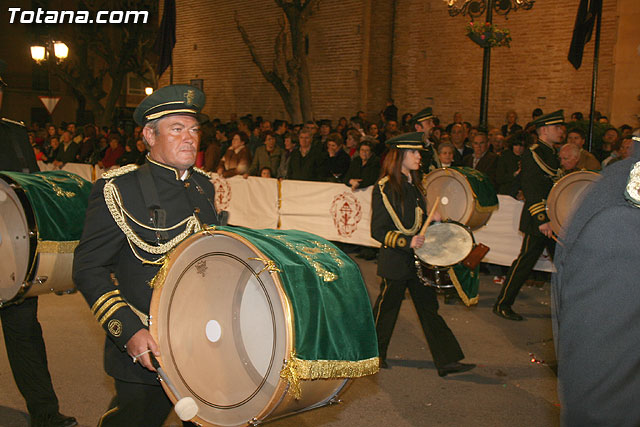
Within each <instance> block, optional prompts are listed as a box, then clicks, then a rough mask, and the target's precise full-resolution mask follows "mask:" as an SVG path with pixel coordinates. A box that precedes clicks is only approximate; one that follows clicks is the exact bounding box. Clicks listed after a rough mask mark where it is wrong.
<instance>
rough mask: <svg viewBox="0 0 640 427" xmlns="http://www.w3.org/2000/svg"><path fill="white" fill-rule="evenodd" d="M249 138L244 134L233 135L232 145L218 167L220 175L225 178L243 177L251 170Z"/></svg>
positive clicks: (234, 133) (235, 133) (236, 133)
mask: <svg viewBox="0 0 640 427" xmlns="http://www.w3.org/2000/svg"><path fill="white" fill-rule="evenodd" d="M248 143H249V136H248V135H247V134H246V133H244V132H233V133H232V134H231V145H230V146H229V148H228V149H227V151H226V153H224V156H222V158H221V159H220V163H219V165H218V174H219V175H222V176H223V177H225V178H231V177H232V176H236V175H242V174H244V173H246V172H247V171H248V170H249V165H250V164H251V155H250V154H249V148H248V147H247V144H248Z"/></svg>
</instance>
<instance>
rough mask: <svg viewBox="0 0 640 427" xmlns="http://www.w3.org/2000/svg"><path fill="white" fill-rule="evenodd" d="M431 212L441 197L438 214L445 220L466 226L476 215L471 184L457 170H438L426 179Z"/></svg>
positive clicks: (428, 206) (425, 184) (428, 203)
mask: <svg viewBox="0 0 640 427" xmlns="http://www.w3.org/2000/svg"><path fill="white" fill-rule="evenodd" d="M424 187H425V190H426V192H427V208H428V210H429V212H430V211H431V207H432V206H433V204H434V203H435V201H436V197H440V205H439V206H438V212H440V215H442V217H443V218H446V219H450V220H452V221H456V222H459V223H461V224H466V223H467V221H469V219H470V218H471V216H472V215H473V213H474V209H475V207H474V203H475V202H474V200H475V199H474V196H473V190H472V189H471V184H469V181H467V178H465V176H464V175H462V174H461V173H460V172H458V171H456V170H455V169H450V168H447V169H436V170H434V171H432V172H430V173H429V174H428V175H427V176H426V177H425V178H424Z"/></svg>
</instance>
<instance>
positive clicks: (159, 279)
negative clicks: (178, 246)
mask: <svg viewBox="0 0 640 427" xmlns="http://www.w3.org/2000/svg"><path fill="white" fill-rule="evenodd" d="M168 264H169V257H168V256H165V257H164V260H163V261H162V266H161V267H160V270H158V272H157V273H156V275H155V276H153V279H151V281H149V287H150V288H151V289H156V288H158V289H160V288H161V287H162V285H164V281H165V280H166V279H167V270H168V267H167V266H168Z"/></svg>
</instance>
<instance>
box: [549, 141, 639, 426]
mask: <svg viewBox="0 0 640 427" xmlns="http://www.w3.org/2000/svg"><path fill="white" fill-rule="evenodd" d="M636 141H637V142H636V143H635V153H634V155H633V158H628V159H626V160H621V161H619V162H617V163H616V164H614V165H611V166H609V167H607V168H606V169H605V170H604V171H603V173H602V177H601V179H600V180H599V181H598V182H596V183H595V184H594V185H593V187H592V188H591V189H589V192H588V193H587V195H586V196H585V198H584V200H583V201H582V203H581V204H580V206H578V207H577V208H576V210H575V214H574V216H573V218H572V220H571V223H570V224H569V227H568V229H567V232H566V236H565V238H564V239H563V243H564V246H559V247H558V249H557V251H556V259H555V265H556V269H557V273H556V274H554V275H553V280H552V284H553V286H552V302H553V306H552V307H553V310H552V313H553V326H554V338H555V348H556V354H557V359H558V396H559V398H560V403H561V409H562V411H561V421H562V424H563V425H566V426H638V425H640V405H638V401H639V400H638V399H639V397H640V376H639V375H638V366H640V352H638V346H639V345H640V330H639V329H640V302H639V301H640V288H639V287H638V277H640V239H638V230H640V138H636Z"/></svg>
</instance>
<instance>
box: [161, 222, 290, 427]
mask: <svg viewBox="0 0 640 427" xmlns="http://www.w3.org/2000/svg"><path fill="white" fill-rule="evenodd" d="M250 258H262V259H265V256H264V255H263V254H262V253H260V251H259V250H258V249H256V248H255V247H254V246H253V245H251V243H249V242H248V241H246V240H244V239H242V238H241V237H240V236H237V235H233V234H231V233H225V232H218V231H216V232H212V233H209V234H198V235H194V236H192V237H190V238H189V239H187V240H185V241H184V242H183V243H182V244H180V246H179V247H178V249H177V250H176V253H174V254H173V255H172V256H171V261H170V263H169V265H168V271H167V276H166V279H165V282H164V284H163V285H162V287H161V288H159V289H156V290H155V291H154V294H153V300H152V303H151V314H152V316H153V317H152V319H153V322H152V326H151V332H152V334H153V335H154V337H155V338H156V339H157V341H158V343H159V345H160V353H161V364H162V366H163V369H164V370H165V372H166V373H167V375H168V376H169V378H170V379H171V380H172V381H173V383H174V385H175V387H176V389H177V391H178V393H179V396H171V394H172V393H170V392H169V391H168V390H167V391H168V393H169V394H170V396H171V397H172V399H173V401H174V402H175V401H176V400H177V399H179V398H183V397H188V396H190V397H192V398H193V399H194V400H195V402H196V403H197V405H198V408H199V411H198V416H197V418H196V420H199V422H204V423H211V424H215V425H221V426H235V425H243V424H246V423H247V422H249V421H250V420H251V419H253V418H254V417H256V418H258V419H261V418H263V417H264V416H265V415H266V414H267V413H268V412H269V411H271V410H273V408H274V407H275V404H276V403H277V402H273V401H272V400H273V399H274V396H275V395H276V394H277V393H276V391H277V389H283V388H284V387H285V385H284V382H283V381H281V380H280V370H281V369H282V367H283V361H284V360H285V359H286V358H287V357H288V356H289V355H290V353H291V348H292V339H293V337H292V334H293V332H292V330H293V329H292V328H293V327H292V326H291V325H292V322H291V319H290V313H291V311H290V308H289V304H288V301H287V299H286V296H285V295H284V292H283V291H282V286H281V285H280V282H279V278H278V276H277V273H275V274H274V275H271V273H269V271H268V270H265V271H263V272H261V273H260V274H257V273H259V272H260V271H261V270H262V268H263V266H264V262H263V261H261V260H251V259H250ZM165 389H166V388H165Z"/></svg>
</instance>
